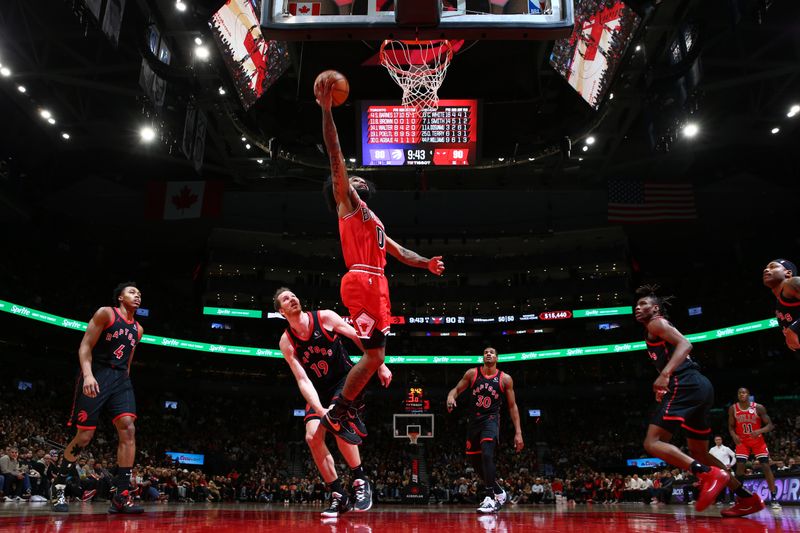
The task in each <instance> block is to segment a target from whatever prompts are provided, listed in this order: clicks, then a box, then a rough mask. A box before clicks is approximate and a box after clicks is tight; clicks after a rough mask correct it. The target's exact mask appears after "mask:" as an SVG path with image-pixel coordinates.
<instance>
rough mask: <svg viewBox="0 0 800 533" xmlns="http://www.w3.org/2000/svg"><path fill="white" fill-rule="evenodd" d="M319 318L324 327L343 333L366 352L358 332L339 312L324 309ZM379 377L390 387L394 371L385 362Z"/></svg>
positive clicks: (378, 372) (380, 369)
mask: <svg viewBox="0 0 800 533" xmlns="http://www.w3.org/2000/svg"><path fill="white" fill-rule="evenodd" d="M319 319H320V320H321V321H322V327H324V328H325V329H330V330H333V331H335V332H336V333H338V334H339V335H343V336H345V337H347V338H348V339H350V340H351V341H353V342H354V343H355V345H356V346H358V349H359V350H361V351H362V352H364V351H365V350H364V345H362V344H361V339H360V338H359V337H358V333H357V332H356V330H355V328H354V327H353V326H351V325H350V324H348V323H347V322H345V321H344V319H343V318H342V317H341V316H339V313H337V312H335V311H331V310H330V309H323V310H321V311H320V312H319ZM377 374H378V379H380V381H381V385H383V386H384V387H388V386H389V384H390V383H391V382H392V371H391V370H389V367H388V366H386V365H385V364H383V365H381V366H380V367H379V368H378V371H377Z"/></svg>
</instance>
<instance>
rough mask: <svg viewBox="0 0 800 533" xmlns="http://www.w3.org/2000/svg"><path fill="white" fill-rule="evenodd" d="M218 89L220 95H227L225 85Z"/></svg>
mask: <svg viewBox="0 0 800 533" xmlns="http://www.w3.org/2000/svg"><path fill="white" fill-rule="evenodd" d="M217 90H218V91H219V94H220V96H225V87H223V86H222V85H220V86H219V89H217Z"/></svg>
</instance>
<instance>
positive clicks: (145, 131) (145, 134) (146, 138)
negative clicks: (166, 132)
mask: <svg viewBox="0 0 800 533" xmlns="http://www.w3.org/2000/svg"><path fill="white" fill-rule="evenodd" d="M139 136H140V137H141V138H142V141H143V142H146V143H149V142H152V141H153V139H155V138H156V130H154V129H153V127H152V126H142V129H140V130H139Z"/></svg>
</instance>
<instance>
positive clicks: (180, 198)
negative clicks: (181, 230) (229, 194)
mask: <svg viewBox="0 0 800 533" xmlns="http://www.w3.org/2000/svg"><path fill="white" fill-rule="evenodd" d="M223 188H224V187H223V184H222V182H221V181H151V182H149V183H148V184H147V208H146V212H145V217H146V218H149V219H164V220H178V219H183V218H200V217H218V216H219V215H220V213H221V212H222V191H223Z"/></svg>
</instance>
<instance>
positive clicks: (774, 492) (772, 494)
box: [769, 487, 778, 501]
mask: <svg viewBox="0 0 800 533" xmlns="http://www.w3.org/2000/svg"><path fill="white" fill-rule="evenodd" d="M769 496H770V499H771V500H773V501H774V500H777V499H778V487H775V488H774V489H772V490H771V491H769Z"/></svg>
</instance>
